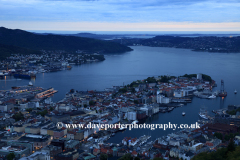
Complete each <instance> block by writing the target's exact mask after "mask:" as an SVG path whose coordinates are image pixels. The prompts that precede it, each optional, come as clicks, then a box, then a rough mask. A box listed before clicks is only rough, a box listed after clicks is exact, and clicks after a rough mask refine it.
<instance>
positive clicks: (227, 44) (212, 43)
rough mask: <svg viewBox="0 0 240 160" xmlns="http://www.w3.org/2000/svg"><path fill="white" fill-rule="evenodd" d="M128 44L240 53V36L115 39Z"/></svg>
mask: <svg viewBox="0 0 240 160" xmlns="http://www.w3.org/2000/svg"><path fill="white" fill-rule="evenodd" d="M113 41H114V42H118V43H121V44H124V45H127V46H131V45H142V46H151V47H171V48H185V49H192V50H193V51H203V52H221V53H240V36H235V37H232V36H230V37H225V36H223V37H218V36H201V37H180V36H156V37H153V38H149V39H137V38H132V39H115V40H113Z"/></svg>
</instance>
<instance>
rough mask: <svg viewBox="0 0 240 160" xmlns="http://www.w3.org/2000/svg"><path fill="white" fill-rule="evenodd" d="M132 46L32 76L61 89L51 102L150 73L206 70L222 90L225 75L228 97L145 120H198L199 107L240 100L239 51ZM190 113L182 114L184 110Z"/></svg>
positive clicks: (6, 84)
mask: <svg viewBox="0 0 240 160" xmlns="http://www.w3.org/2000/svg"><path fill="white" fill-rule="evenodd" d="M132 48H133V49H134V51H132V52H127V53H123V54H115V55H106V56H105V58H106V60H105V61H103V62H97V63H89V64H84V65H80V66H73V68H72V70H64V71H60V72H51V73H39V74H37V78H36V79H35V80H32V82H33V85H36V86H41V87H44V88H49V87H53V88H54V89H56V90H58V93H57V94H55V95H54V97H52V99H53V101H55V102H56V101H58V100H61V99H62V98H63V97H64V96H65V93H66V92H67V91H69V90H70V89H76V90H82V91H87V90H98V91H99V90H100V91H101V90H104V89H105V88H110V87H112V86H117V85H123V83H124V84H125V85H126V84H129V83H131V82H132V81H134V80H142V79H144V78H147V77H149V76H159V75H174V76H179V75H183V74H192V73H204V74H207V75H210V76H211V77H212V79H214V80H216V82H217V84H218V87H217V88H215V89H218V90H219V89H220V82H221V79H223V80H224V82H225V89H226V91H227V92H228V95H227V97H225V98H224V99H222V98H220V97H218V98H216V99H199V98H193V100H192V103H189V104H187V105H185V106H183V107H179V108H176V109H174V110H173V111H172V112H169V113H159V114H157V115H154V116H152V117H151V118H148V119H147V120H146V123H156V124H157V123H158V124H163V123H168V122H171V123H176V124H180V123H186V124H192V123H195V122H196V121H197V120H198V112H199V110H200V108H201V106H203V105H204V106H206V108H208V110H209V112H211V111H212V110H217V109H220V108H225V107H227V105H229V104H240V98H239V96H240V95H239V94H234V91H235V89H236V90H237V91H240V85H239V79H240V72H239V69H240V63H239V60H240V54H237V53H208V52H193V51H191V50H188V49H176V48H159V47H156V48H153V47H145V46H133V47H132ZM28 82H29V80H24V79H22V80H17V79H14V78H11V77H6V78H4V79H1V80H0V84H1V85H0V86H1V90H6V89H10V88H11V87H12V86H19V85H27V84H28ZM183 111H184V112H185V113H186V115H185V116H182V112H183ZM171 132H173V131H172V130H166V131H163V130H155V131H150V130H147V129H145V130H143V129H135V130H132V131H129V130H126V131H124V132H123V133H122V132H119V133H117V134H116V135H115V136H114V137H112V138H111V139H110V140H109V142H115V143H119V142H120V141H121V140H122V139H123V138H124V137H126V136H128V137H140V136H142V135H143V134H145V135H151V136H152V139H153V140H155V139H156V138H157V137H160V136H162V135H166V134H167V133H171Z"/></svg>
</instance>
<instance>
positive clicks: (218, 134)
mask: <svg viewBox="0 0 240 160" xmlns="http://www.w3.org/2000/svg"><path fill="white" fill-rule="evenodd" d="M213 136H215V137H217V138H218V139H221V140H222V139H223V135H222V133H218V132H215V133H214V135H213Z"/></svg>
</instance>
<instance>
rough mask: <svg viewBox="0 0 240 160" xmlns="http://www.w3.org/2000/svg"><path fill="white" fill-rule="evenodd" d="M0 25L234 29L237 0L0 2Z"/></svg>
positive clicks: (238, 23)
mask: <svg viewBox="0 0 240 160" xmlns="http://www.w3.org/2000/svg"><path fill="white" fill-rule="evenodd" d="M0 26H3V27H7V28H12V29H24V30H52V31H240V0H0Z"/></svg>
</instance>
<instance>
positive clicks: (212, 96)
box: [208, 94, 216, 99]
mask: <svg viewBox="0 0 240 160" xmlns="http://www.w3.org/2000/svg"><path fill="white" fill-rule="evenodd" d="M208 98H209V99H211V98H216V96H214V95H213V94H212V95H211V96H209V97H208Z"/></svg>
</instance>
